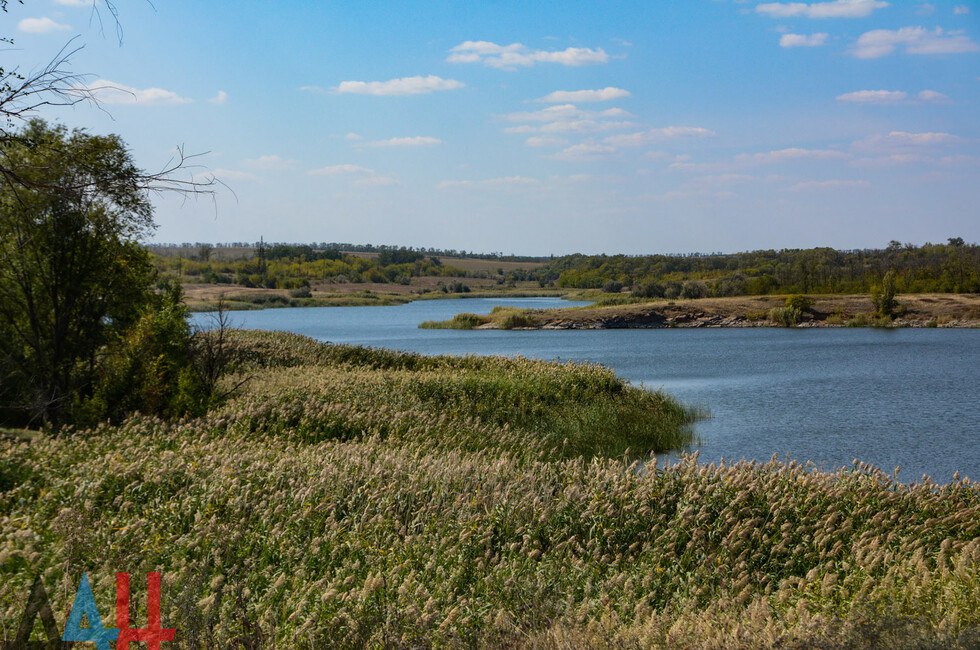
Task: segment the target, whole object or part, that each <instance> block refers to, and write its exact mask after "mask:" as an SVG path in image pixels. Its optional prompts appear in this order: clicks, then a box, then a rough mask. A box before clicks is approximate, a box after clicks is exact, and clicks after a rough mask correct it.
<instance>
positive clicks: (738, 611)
mask: <svg viewBox="0 0 980 650" xmlns="http://www.w3.org/2000/svg"><path fill="white" fill-rule="evenodd" d="M234 352H235V359H236V360H237V363H238V370H239V372H241V373H244V374H246V375H248V376H250V377H251V380H250V381H249V382H248V384H247V385H246V386H245V388H244V389H243V391H242V392H241V393H240V394H239V395H237V396H236V397H234V398H232V399H231V400H230V401H228V402H227V403H226V404H224V405H223V406H219V407H217V408H216V409H215V410H213V411H212V412H211V413H209V414H208V415H206V416H204V417H201V418H198V419H191V420H183V421H179V422H170V423H168V422H163V421H160V420H155V419H150V418H144V417H140V416H136V417H133V418H131V419H130V420H128V421H126V422H125V423H122V424H120V425H115V426H114V425H109V424H104V425H100V426H99V427H98V428H96V429H94V430H90V431H69V432H63V433H62V434H61V435H57V436H53V435H48V434H42V435H39V436H36V437H35V439H33V440H18V439H15V438H7V437H0V517H2V518H3V527H2V529H0V575H2V577H3V580H2V581H0V622H2V624H0V634H3V635H4V637H5V638H7V639H9V638H10V635H11V634H13V631H14V630H16V629H17V624H18V621H19V617H20V615H21V612H22V610H23V607H24V599H25V598H26V594H27V592H28V590H29V589H30V584H31V581H32V580H33V577H34V575H35V574H39V573H40V574H42V575H43V577H44V580H45V583H46V585H47V587H48V593H49V594H50V596H51V599H52V606H53V607H52V609H53V611H54V612H55V616H56V617H57V618H58V620H59V622H61V621H63V619H64V612H66V611H67V607H68V604H69V600H70V598H71V594H73V593H74V589H75V587H76V586H77V584H78V580H79V577H80V575H81V572H82V571H83V570H84V571H87V572H88V573H89V576H90V578H91V580H92V584H93V589H94V591H95V594H96V598H97V600H98V602H99V604H100V609H101V610H102V611H103V612H105V611H111V609H110V607H111V605H110V604H109V603H110V602H111V601H109V600H106V599H105V598H106V594H108V593H111V592H112V589H113V585H114V572H115V571H117V570H120V569H121V568H125V570H128V571H130V572H132V573H134V574H137V575H138V574H140V573H141V572H144V571H149V570H160V571H162V572H163V601H162V603H163V612H162V614H163V616H162V620H163V624H164V625H165V626H167V627H175V628H176V629H177V642H176V643H175V644H174V646H175V647H182V648H191V647H242V648H260V647H261V648H267V647H282V648H287V647H288V648H293V647H324V646H327V645H329V646H331V647H351V648H353V647H364V646H376V647H431V646H448V647H474V646H476V647H480V646H482V647H518V646H521V647H536V648H571V647H633V648H648V647H649V648H653V647H657V648H667V647H670V648H719V649H721V648H726V649H727V648H814V647H821V648H831V647H849V648H875V647H889V648H905V647H907V648H913V647H914V648H972V647H976V646H977V644H978V643H980V517H978V516H977V513H978V512H980V490H978V488H977V486H976V485H975V484H972V483H970V482H968V481H958V482H954V483H951V484H948V485H942V486H940V485H934V484H930V483H926V484H918V485H903V484H900V483H896V482H895V481H893V480H892V479H890V478H889V477H888V476H886V475H884V474H882V473H880V472H878V471H876V470H874V469H871V468H867V467H861V466H855V467H853V468H851V469H847V470H841V471H839V472H836V473H824V472H817V471H814V470H812V469H810V468H807V467H804V466H800V465H796V464H786V463H781V462H776V461H773V462H770V463H767V464H763V465H759V464H754V465H753V464H745V463H741V464H737V465H729V466H720V467H719V466H703V465H699V464H697V463H696V462H695V461H694V460H693V459H688V460H687V461H685V462H682V463H680V464H678V465H674V466H672V467H670V468H668V469H665V470H645V471H643V470H639V469H638V467H637V466H636V465H635V464H632V463H631V461H630V460H629V457H624V456H623V451H624V450H625V449H626V448H627V447H628V448H630V449H631V450H633V451H634V452H639V451H641V450H644V449H651V448H658V447H662V446H663V445H667V446H674V445H676V444H680V443H682V442H683V440H684V437H683V431H684V426H683V425H684V423H685V422H686V421H688V420H689V419H690V417H692V416H693V414H691V413H689V412H686V411H685V410H684V409H683V408H681V407H679V406H678V405H677V404H676V403H674V402H673V401H672V400H670V399H669V398H667V397H665V396H663V395H659V394H657V393H646V392H644V391H642V390H640V389H637V388H632V387H629V386H628V385H626V384H625V383H623V382H622V381H620V380H618V379H617V378H616V377H615V376H613V375H612V373H610V372H609V371H607V370H604V369H602V368H598V367H594V366H577V365H570V364H561V365H559V364H554V363H546V362H538V361H528V360H522V359H515V360H507V359H493V358H491V359H485V358H473V357H470V358H446V357H422V356H418V355H411V354H402V353H394V352H386V351H380V350H379V351H373V350H367V349H364V348H357V347H350V346H329V345H324V344H318V343H315V342H313V341H311V340H309V339H304V338H302V337H298V336H292V335H278V334H272V333H242V334H236V335H235V337H234ZM230 381H233V380H230ZM651 431H660V432H661V434H662V435H664V436H666V437H664V438H659V440H658V439H657V438H656V437H651V435H650V434H651ZM678 434H680V435H678ZM142 616H145V614H137V615H136V619H135V620H137V621H139V620H142ZM103 617H104V618H105V614H103ZM168 645H170V644H168Z"/></svg>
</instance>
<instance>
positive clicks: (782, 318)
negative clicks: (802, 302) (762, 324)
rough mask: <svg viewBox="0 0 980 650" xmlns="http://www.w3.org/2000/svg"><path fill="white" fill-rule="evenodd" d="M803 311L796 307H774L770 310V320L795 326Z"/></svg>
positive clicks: (787, 325)
mask: <svg viewBox="0 0 980 650" xmlns="http://www.w3.org/2000/svg"><path fill="white" fill-rule="evenodd" d="M802 317H803V313H802V312H801V311H800V310H799V309H797V308H795V307H773V308H772V309H770V310H769V320H771V321H773V322H774V323H776V324H777V325H782V326H783V327H795V326H796V324H797V323H799V322H800V319H801V318H802Z"/></svg>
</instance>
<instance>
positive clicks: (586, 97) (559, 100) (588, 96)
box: [536, 86, 630, 104]
mask: <svg viewBox="0 0 980 650" xmlns="http://www.w3.org/2000/svg"><path fill="white" fill-rule="evenodd" d="M629 96H630V92H629V91H628V90H623V89H622V88H614V87H612V86H608V87H606V88H601V89H599V90H556V91H555V92H553V93H548V94H547V95H545V96H544V97H541V98H539V99H537V100H536V101H537V102H539V103H542V104H568V103H574V104H583V103H588V102H608V101H612V100H614V99H625V98H626V97H629Z"/></svg>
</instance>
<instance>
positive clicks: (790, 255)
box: [540, 237, 980, 298]
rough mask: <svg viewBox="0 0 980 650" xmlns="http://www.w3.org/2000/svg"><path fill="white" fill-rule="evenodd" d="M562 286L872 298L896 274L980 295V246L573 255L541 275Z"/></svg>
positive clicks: (914, 284) (904, 283)
mask: <svg viewBox="0 0 980 650" xmlns="http://www.w3.org/2000/svg"><path fill="white" fill-rule="evenodd" d="M540 271H541V272H543V273H547V274H548V275H549V278H553V281H554V282H555V284H557V285H558V286H559V287H567V288H578V289H587V288H588V289H602V288H605V289H606V290H610V291H619V290H620V289H621V288H622V287H630V288H631V289H632V291H633V293H634V294H640V295H645V296H649V297H667V298H673V297H682V298H701V297H707V296H739V295H763V294H785V293H818V294H819V293H867V292H870V291H871V289H872V288H873V287H874V286H876V285H877V284H879V283H880V282H881V280H882V278H883V276H884V275H885V273H887V272H888V271H894V275H895V281H896V287H897V289H898V291H899V292H901V293H928V292H938V293H978V292H980V246H977V245H976V244H966V243H965V242H964V241H963V239H962V238H959V237H955V238H952V239H950V240H949V241H948V242H947V243H945V244H924V245H922V246H915V245H912V244H902V243H900V242H897V241H893V242H891V243H890V244H889V245H888V246H887V247H886V248H884V249H866V250H850V251H839V250H834V249H833V248H811V249H803V250H789V249H785V250H779V251H776V250H762V251H752V252H746V253H734V254H724V255H723V254H711V255H685V256H675V255H650V256H643V257H632V256H627V255H613V256H605V255H569V256H567V257H562V258H559V259H556V260H554V261H552V262H551V263H550V264H548V266H547V267H546V268H543V269H541V270H540Z"/></svg>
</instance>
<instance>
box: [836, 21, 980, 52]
mask: <svg viewBox="0 0 980 650" xmlns="http://www.w3.org/2000/svg"><path fill="white" fill-rule="evenodd" d="M899 47H901V48H903V50H904V51H905V53H906V54H961V53H964V52H976V51H978V50H980V45H978V44H977V43H975V42H973V41H972V40H970V37H969V36H967V35H965V34H963V33H961V32H944V31H943V29H942V28H941V27H936V28H935V29H933V30H928V29H926V28H925V27H902V28H901V29H896V30H889V29H874V30H871V31H870V32H865V33H863V34H861V36H859V37H858V40H857V43H855V44H854V47H853V49H852V50H851V53H852V54H853V55H854V56H855V57H857V58H859V59H877V58H879V57H882V56H887V55H889V54H892V53H894V52H895V50H896V49H898V48H899Z"/></svg>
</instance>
